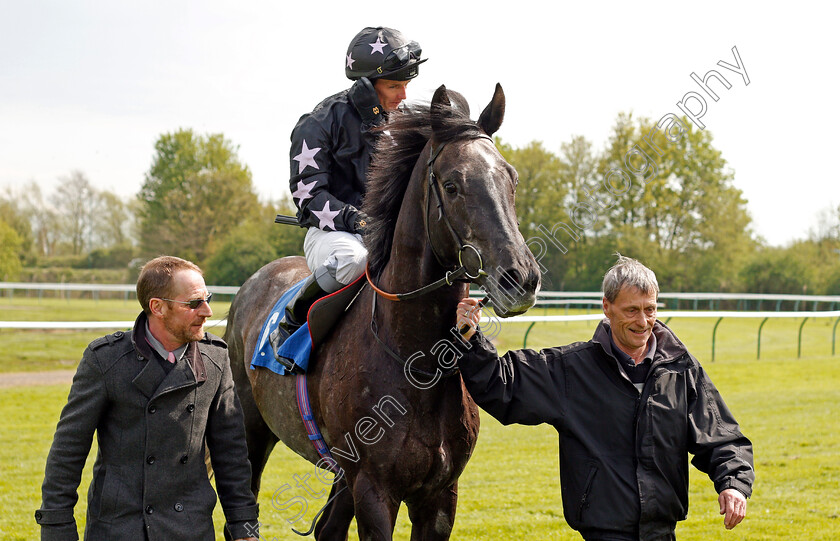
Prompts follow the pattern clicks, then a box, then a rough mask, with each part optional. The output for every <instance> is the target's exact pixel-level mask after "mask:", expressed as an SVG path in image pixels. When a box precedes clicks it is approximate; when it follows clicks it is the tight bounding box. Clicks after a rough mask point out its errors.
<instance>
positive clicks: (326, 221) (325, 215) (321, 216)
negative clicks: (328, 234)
mask: <svg viewBox="0 0 840 541" xmlns="http://www.w3.org/2000/svg"><path fill="white" fill-rule="evenodd" d="M339 212H341V211H340V210H330V202H329V201H324V208H322V209H321V210H313V211H312V214H314V215H315V216H316V217H317V218H318V228H320V229H324V228H325V227H329V228H330V229H332V230H333V231H335V221H334V220H335V217H336V216H338V213H339Z"/></svg>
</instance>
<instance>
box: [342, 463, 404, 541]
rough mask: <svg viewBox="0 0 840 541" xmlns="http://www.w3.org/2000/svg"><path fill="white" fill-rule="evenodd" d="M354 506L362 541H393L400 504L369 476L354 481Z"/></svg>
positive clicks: (359, 476)
mask: <svg viewBox="0 0 840 541" xmlns="http://www.w3.org/2000/svg"><path fill="white" fill-rule="evenodd" d="M353 504H354V507H355V511H356V524H357V525H358V527H359V540H360V541H391V540H392V539H393V535H394V525H395V524H396V522H397V512H398V511H399V510H400V502H399V501H398V500H397V501H395V500H394V498H392V497H390V496H389V495H388V494H387V493H386V491H385V490H383V489H382V488H381V487H380V486H378V485H377V484H376V483H375V481H374V480H373V479H371V478H370V477H369V476H368V475H367V474H365V473H360V474H358V475H357V476H356V479H355V480H354V481H353Z"/></svg>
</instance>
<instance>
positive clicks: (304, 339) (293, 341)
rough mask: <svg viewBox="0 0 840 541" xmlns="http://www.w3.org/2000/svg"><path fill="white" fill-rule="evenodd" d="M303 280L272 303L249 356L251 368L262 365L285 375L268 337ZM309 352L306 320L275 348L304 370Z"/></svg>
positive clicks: (307, 365)
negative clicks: (251, 354) (252, 351)
mask: <svg viewBox="0 0 840 541" xmlns="http://www.w3.org/2000/svg"><path fill="white" fill-rule="evenodd" d="M305 281H306V278H304V279H303V280H301V281H300V282H298V283H296V284H295V285H293V286H292V287H290V288H289V289H288V291H286V292H285V293H283V295H282V296H281V297H280V300H278V301H277V303H276V304H275V305H274V308H272V309H271V312H270V313H269V315H268V318H266V320H265V323H263V327H262V331H260V341H259V342H257V347H256V349H255V350H254V355H253V357H251V370H254V368H256V367H257V366H264V367H265V368H268V369H269V370H271V371H272V372H276V373H277V374H280V375H281V376H283V375H286V373H287V370H286V368H285V367H284V366H283V365H282V364H280V362H279V361H278V360H277V359H276V358H275V357H274V350H273V348H272V347H271V341H270V340H269V339H268V337H269V335H271V333H272V332H273V331H274V330H275V329H277V327H278V325H279V324H280V320H281V319H283V312H284V311H285V310H286V305H287V304H289V301H291V300H292V297H294V296H295V293H297V292H298V290H300V288H301V287H303V282H305ZM311 353H312V337H311V336H310V334H309V323H308V322H307V323H304V324H303V325H301V326H300V328H299V329H298V330H296V331H295V332H293V333H292V335H291V336H289V338H287V339H286V341H285V342H283V344H282V345H281V346H280V348H279V349H278V350H277V355H280V356H281V357H285V358H287V359H292V360H293V361H294V362H295V364H297V365H298V366H299V367H301V368H302V369H303V371H304V372H306V370H307V368H309V355H310V354H311Z"/></svg>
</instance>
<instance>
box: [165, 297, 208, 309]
mask: <svg viewBox="0 0 840 541" xmlns="http://www.w3.org/2000/svg"><path fill="white" fill-rule="evenodd" d="M211 298H213V294H212V293H208V294H207V298H206V299H193V300H191V301H176V300H175V299H164V298H163V297H160V300H162V301H169V302H177V303H178V304H186V305H187V306H189V307H190V310H196V309H197V308H199V307H200V306H201V303H203V302H206V303H207V304H210V299H211Z"/></svg>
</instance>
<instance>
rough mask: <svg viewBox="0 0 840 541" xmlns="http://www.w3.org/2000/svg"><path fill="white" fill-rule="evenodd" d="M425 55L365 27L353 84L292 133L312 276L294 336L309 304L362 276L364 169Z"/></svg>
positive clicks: (353, 59)
mask: <svg viewBox="0 0 840 541" xmlns="http://www.w3.org/2000/svg"><path fill="white" fill-rule="evenodd" d="M421 53H422V51H421V49H420V45H419V44H418V43H417V42H416V41H409V40H408V39H406V38H405V37H404V36H403V35H402V33H400V32H399V31H397V30H394V29H393V28H385V27H376V28H371V27H368V28H365V29H363V30H362V31H361V32H359V33H358V34H357V35H356V36H355V37H354V38H353V41H351V42H350V46H349V47H348V49H347V55H346V57H345V58H344V64H345V70H344V72H345V75H346V76H347V78H348V79H350V80H352V81H354V83H353V85H352V86H351V87H350V88H349V89H347V90H344V91H343V92H339V93H338V94H335V95H333V96H330V97H328V98H326V99H325V100H324V101H322V102H321V103H319V104H318V105H317V106H316V107H315V109H314V110H313V111H312V112H311V113H307V114H305V115H303V116H302V117H301V118H300V120H299V121H298V123H297V125H296V126H295V129H294V130H293V131H292V146H291V151H290V154H289V155H290V158H291V162H290V163H291V178H290V187H291V192H292V198H293V200H294V202H295V204H296V205H297V207H298V212H297V217H298V221H299V222H300V224H301V226H303V227H307V228H309V230H308V231H307V233H306V238H305V240H304V244H303V250H304V253H305V255H306V262H307V264H308V265H309V268H310V270H312V275H311V276H310V277H309V279H308V281H307V282H306V284H305V285H304V286H303V287H302V288H301V289H300V291H299V293H298V294H297V295H296V296H295V297H294V298H293V299H292V300H291V301H290V302H289V305H288V307H287V309H286V317H285V318H284V319H283V321H281V327H282V328H284V329H286V330H287V331H291V330H293V329H294V328H296V327H297V326H299V325H301V324H302V323H303V322H304V321H305V320H306V314H307V312H308V310H309V307H310V306H311V305H312V303H313V302H314V301H315V300H317V299H318V298H319V297H321V296H322V295H324V294H325V293H331V292H333V291H337V290H339V289H340V288H341V287H343V286H345V285H347V284H349V283H351V282H353V280H355V279H356V278H358V277H359V276H361V274H362V273H363V272H364V269H365V264H366V263H367V250H366V249H365V247H364V245H363V244H362V236H361V235H362V234H363V233H364V229H365V225H366V220H365V216H364V215H363V214H362V212H361V211H360V210H359V207H360V205H361V202H362V197H363V196H364V194H365V184H366V182H367V170H368V166H369V165H370V157H371V153H372V151H373V148H374V146H375V143H376V138H377V137H378V135H379V132H378V131H376V130H374V128H376V127H377V126H379V125H380V124H382V123H383V122H384V121H385V118H386V116H387V114H388V113H389V112H391V111H394V110H396V109H397V108H398V107H399V106H400V103H402V101H403V100H404V99H405V98H406V87H407V86H408V83H409V82H410V81H411V80H412V79H413V78H414V77H416V76H417V74H418V68H419V65H420V64H421V63H423V62H425V61H426V59H421V58H420V55H421Z"/></svg>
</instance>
